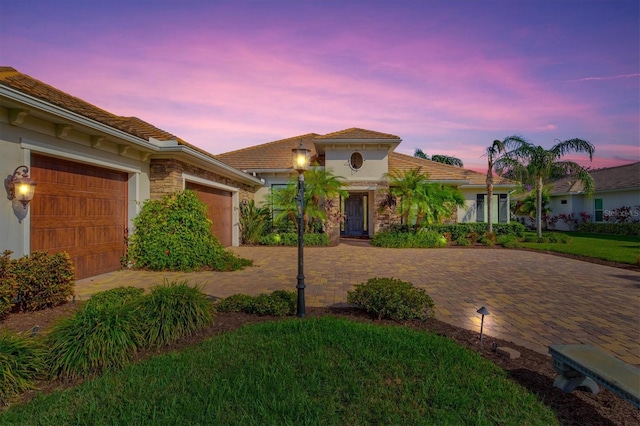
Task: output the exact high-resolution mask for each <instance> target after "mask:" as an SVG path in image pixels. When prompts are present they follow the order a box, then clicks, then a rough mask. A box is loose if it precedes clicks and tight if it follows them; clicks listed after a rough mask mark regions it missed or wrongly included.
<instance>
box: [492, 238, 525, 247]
mask: <svg viewBox="0 0 640 426" xmlns="http://www.w3.org/2000/svg"><path fill="white" fill-rule="evenodd" d="M496 242H497V243H498V244H500V245H501V246H503V247H505V248H519V247H522V244H520V240H519V239H518V237H516V236H515V235H500V236H499V237H497V238H496Z"/></svg>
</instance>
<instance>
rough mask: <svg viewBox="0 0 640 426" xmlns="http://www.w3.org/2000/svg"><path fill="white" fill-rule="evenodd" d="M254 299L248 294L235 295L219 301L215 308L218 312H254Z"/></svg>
mask: <svg viewBox="0 0 640 426" xmlns="http://www.w3.org/2000/svg"><path fill="white" fill-rule="evenodd" d="M253 302H254V297H253V296H249V295H246V294H233V295H231V296H229V297H225V298H224V299H220V300H218V302H217V303H216V305H215V307H216V310H217V311H218V312H246V313H252V312H253Z"/></svg>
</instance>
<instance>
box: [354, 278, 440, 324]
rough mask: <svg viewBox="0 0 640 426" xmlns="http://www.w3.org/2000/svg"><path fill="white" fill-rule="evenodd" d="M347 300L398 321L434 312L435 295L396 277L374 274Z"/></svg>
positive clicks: (368, 310) (357, 287)
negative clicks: (374, 276) (380, 276)
mask: <svg viewBox="0 0 640 426" xmlns="http://www.w3.org/2000/svg"><path fill="white" fill-rule="evenodd" d="M347 303H350V304H353V305H356V306H358V307H360V308H362V309H364V310H365V311H367V312H369V313H371V314H374V315H376V316H377V317H378V319H385V318H388V319H392V320H395V321H402V320H411V319H420V320H426V319H428V318H432V317H433V316H434V303H433V299H431V297H430V296H429V295H428V294H427V293H426V292H425V291H424V290H423V289H421V288H416V287H414V286H413V284H411V283H408V282H406V281H401V280H399V279H396V278H371V279H370V280H368V281H367V282H366V283H363V284H357V285H356V286H355V289H354V290H353V291H349V292H348V293H347Z"/></svg>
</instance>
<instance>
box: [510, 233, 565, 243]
mask: <svg viewBox="0 0 640 426" xmlns="http://www.w3.org/2000/svg"><path fill="white" fill-rule="evenodd" d="M522 241H523V242H525V243H540V244H549V243H559V244H568V243H569V242H571V238H569V236H568V235H567V234H564V233H562V232H543V233H542V236H541V237H538V235H537V234H532V233H527V234H525V236H524V238H523V239H522Z"/></svg>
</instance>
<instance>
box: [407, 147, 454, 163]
mask: <svg viewBox="0 0 640 426" xmlns="http://www.w3.org/2000/svg"><path fill="white" fill-rule="evenodd" d="M413 156H414V157H416V158H422V159H423V160H431V161H435V162H436V163H443V164H448V165H450V166H457V167H464V164H463V163H462V160H461V159H459V158H458V157H451V156H449V155H440V154H435V155H432V156H431V158H429V156H428V155H427V154H425V153H424V151H422V150H421V149H420V148H416V150H415V152H414V153H413Z"/></svg>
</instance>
